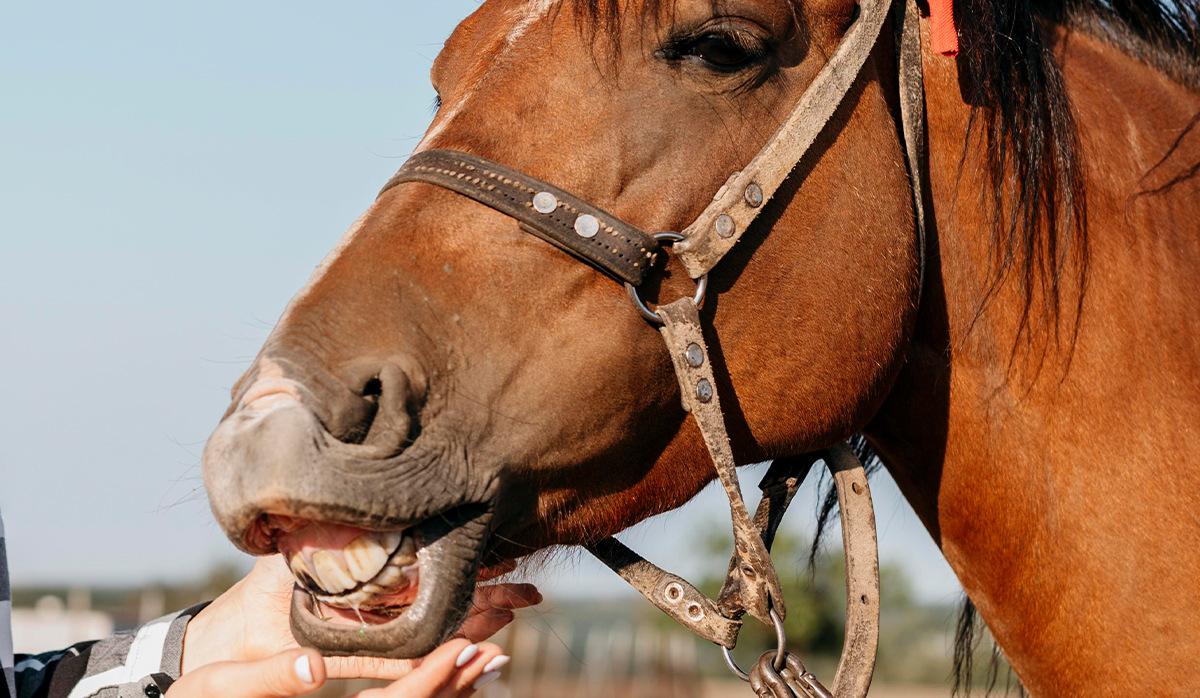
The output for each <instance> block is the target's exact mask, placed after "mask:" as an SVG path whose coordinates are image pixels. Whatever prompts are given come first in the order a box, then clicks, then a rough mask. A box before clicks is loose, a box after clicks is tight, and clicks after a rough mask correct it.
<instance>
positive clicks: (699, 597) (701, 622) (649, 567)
mask: <svg viewBox="0 0 1200 698" xmlns="http://www.w3.org/2000/svg"><path fill="white" fill-rule="evenodd" d="M587 549H588V552H590V553H591V554H592V555H595V556H596V557H597V558H598V559H599V560H600V561H602V562H603V563H604V564H606V565H608V566H609V567H610V568H611V569H612V570H613V571H614V572H616V573H617V574H619V575H620V576H621V579H624V580H625V581H627V582H629V584H630V585H631V586H633V587H634V588H635V589H637V590H638V591H640V592H641V593H642V594H643V595H644V596H645V597H646V598H647V599H649V600H650V602H651V603H653V604H654V605H655V606H658V607H659V608H660V609H661V610H662V612H663V613H666V614H667V615H668V616H670V617H671V618H673V619H675V622H677V623H679V624H680V625H682V626H683V627H685V628H687V629H688V630H691V631H692V632H693V633H695V634H696V635H697V636H699V637H702V638H704V639H705V640H708V641H709V642H715V643H716V644H718V645H721V646H722V647H728V648H730V649H732V648H733V647H734V646H735V645H737V638H738V631H740V630H741V628H742V621H740V620H738V619H736V618H726V617H725V616H724V615H722V614H721V613H720V611H718V610H717V607H716V606H715V605H714V604H713V602H712V601H710V600H709V598H708V597H707V596H705V595H704V594H702V593H701V592H700V590H699V589H697V588H696V587H694V586H692V585H691V584H689V583H688V582H687V580H686V579H683V578H682V577H678V576H676V575H673V574H671V573H670V572H667V571H666V570H664V569H662V568H661V567H657V566H656V565H654V564H653V563H651V562H648V561H646V559H645V558H643V557H642V556H641V555H638V554H637V553H635V552H634V551H632V550H630V549H629V548H628V547H626V546H625V544H624V543H622V542H620V541H619V540H617V539H616V538H605V539H604V540H602V541H600V542H598V543H593V544H592V545H589V546H587Z"/></svg>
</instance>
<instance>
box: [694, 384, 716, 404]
mask: <svg viewBox="0 0 1200 698" xmlns="http://www.w3.org/2000/svg"><path fill="white" fill-rule="evenodd" d="M712 398H713V389H712V383H709V382H708V379H707V378H701V379H700V382H699V383H696V399H697V400H699V401H700V402H708V401H710V400H712Z"/></svg>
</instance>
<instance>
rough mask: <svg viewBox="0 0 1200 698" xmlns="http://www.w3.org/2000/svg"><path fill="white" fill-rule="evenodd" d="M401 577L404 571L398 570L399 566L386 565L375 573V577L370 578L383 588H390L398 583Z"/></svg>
mask: <svg viewBox="0 0 1200 698" xmlns="http://www.w3.org/2000/svg"><path fill="white" fill-rule="evenodd" d="M403 579H404V573H403V572H401V571H400V567H399V566H397V565H388V566H387V567H384V568H383V571H381V572H380V573H379V574H377V575H375V578H374V579H372V580H371V582H372V583H373V584H376V585H378V586H380V587H382V588H384V589H390V588H392V587H394V586H396V585H398V584H400V582H401V580H403Z"/></svg>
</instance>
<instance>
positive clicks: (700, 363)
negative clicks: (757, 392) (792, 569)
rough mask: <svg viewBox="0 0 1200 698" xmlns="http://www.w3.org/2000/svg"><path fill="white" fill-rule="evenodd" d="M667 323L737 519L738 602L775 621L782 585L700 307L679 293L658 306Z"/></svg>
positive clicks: (680, 373) (687, 405) (687, 402)
mask: <svg viewBox="0 0 1200 698" xmlns="http://www.w3.org/2000/svg"><path fill="white" fill-rule="evenodd" d="M658 314H659V317H661V318H662V320H663V324H662V327H660V328H659V332H661V333H662V336H663V339H665V340H666V342H667V350H668V351H670V353H671V361H672V362H673V363H674V364H675V375H676V376H677V377H678V378H679V389H680V392H681V393H682V395H683V409H685V410H687V411H688V412H690V413H691V414H692V417H693V418H694V419H695V420H696V425H697V426H699V427H700V434H701V435H702V436H703V437H704V443H705V445H706V446H708V452H709V455H710V456H712V461H713V467H714V468H715V469H716V471H717V477H718V478H720V480H721V485H722V486H723V487H724V488H725V494H726V495H727V496H728V498H729V513H730V517H731V518H732V520H733V548H734V552H733V555H734V557H735V558H736V560H737V564H736V565H734V567H735V569H734V574H735V576H736V577H737V579H738V582H737V583H738V586H739V587H740V594H739V596H740V602H741V605H742V607H743V608H744V609H745V611H746V612H747V613H749V614H750V615H752V616H754V617H755V618H757V619H758V620H759V621H761V622H763V623H766V624H767V625H770V624H771V616H770V613H771V609H772V608H773V609H774V610H775V612H776V613H778V614H779V617H780V618H783V617H785V615H786V614H787V608H786V607H785V605H784V600H783V589H782V588H781V587H780V585H779V578H778V576H776V574H775V566H774V565H772V564H771V554H770V553H769V552H768V551H767V546H766V544H765V543H764V542H763V539H762V536H761V535H759V532H758V529H756V528H755V527H754V524H753V522H751V520H750V512H749V511H747V509H746V502H745V500H743V499H742V490H741V486H740V485H739V484H738V477H737V463H736V462H735V461H734V459H733V448H732V447H731V446H730V443H729V434H728V433H727V432H726V431H725V416H724V415H723V414H722V413H721V399H720V397H719V396H718V395H717V389H716V380H715V378H714V377H713V369H712V361H711V360H710V358H711V357H710V356H709V354H708V347H707V346H706V344H705V343H704V335H703V333H702V332H701V329H700V311H699V310H698V309H697V308H696V305H695V304H694V303H692V300H691V299H690V298H681V299H679V300H677V301H675V302H673V303H667V304H666V305H660V306H659V307H658Z"/></svg>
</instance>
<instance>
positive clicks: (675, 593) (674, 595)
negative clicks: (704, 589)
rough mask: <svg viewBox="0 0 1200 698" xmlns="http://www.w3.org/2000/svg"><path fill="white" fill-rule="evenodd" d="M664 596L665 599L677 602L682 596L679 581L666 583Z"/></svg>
mask: <svg viewBox="0 0 1200 698" xmlns="http://www.w3.org/2000/svg"><path fill="white" fill-rule="evenodd" d="M666 596H667V601H670V602H671V603H677V602H678V601H679V600H680V599H682V598H683V587H682V586H680V584H679V582H671V583H670V584H668V585H667V590H666Z"/></svg>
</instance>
